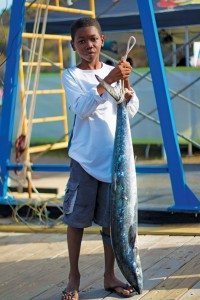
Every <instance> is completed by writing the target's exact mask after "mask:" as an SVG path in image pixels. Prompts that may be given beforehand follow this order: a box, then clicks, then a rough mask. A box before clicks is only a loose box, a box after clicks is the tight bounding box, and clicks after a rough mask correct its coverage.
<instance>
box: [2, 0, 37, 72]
mask: <svg viewBox="0 0 200 300" xmlns="http://www.w3.org/2000/svg"><path fill="white" fill-rule="evenodd" d="M35 1H37V0H34V1H33V2H32V3H31V5H32V4H33V3H34V2H35ZM31 5H30V6H31ZM30 6H28V7H27V9H26V11H27V10H28V9H29V8H30ZM19 9H21V10H22V9H24V4H23V3H22V4H21V7H20V8H19ZM20 33H21V29H20V30H19V31H18V32H17V33H16V35H15V36H14V37H13V39H12V41H11V47H10V49H9V50H10V52H9V53H8V55H7V57H6V58H5V59H4V60H3V62H2V63H1V64H0V68H1V67H2V66H3V65H4V64H5V63H6V61H7V60H8V59H9V58H10V56H11V54H12V51H14V50H15V49H14V48H13V47H12V45H13V43H14V41H15V40H16V38H17V37H18V36H19V34H20ZM19 43H20V42H19Z"/></svg>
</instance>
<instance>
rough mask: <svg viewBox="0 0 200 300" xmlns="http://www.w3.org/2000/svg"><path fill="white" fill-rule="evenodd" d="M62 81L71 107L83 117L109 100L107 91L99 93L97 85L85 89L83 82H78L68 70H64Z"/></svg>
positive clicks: (89, 114)
mask: <svg viewBox="0 0 200 300" xmlns="http://www.w3.org/2000/svg"><path fill="white" fill-rule="evenodd" d="M62 83H63V87H64V89H65V92H66V94H67V100H68V105H69V109H70V110H71V111H72V112H73V113H75V114H76V115H77V116H78V117H80V118H81V119H84V118H87V117H89V116H91V115H92V114H93V113H94V111H95V110H96V108H97V106H98V105H99V104H101V103H104V102H106V100H107V97H106V93H103V94H102V95H101V96H100V95H99V93H98V92H97V86H94V87H92V88H90V89H89V90H88V91H86V90H85V91H84V88H83V87H82V85H81V82H76V80H75V78H74V77H72V76H71V74H70V73H69V72H68V71H67V70H65V71H64V72H63V75H62ZM97 85H98V82H97Z"/></svg>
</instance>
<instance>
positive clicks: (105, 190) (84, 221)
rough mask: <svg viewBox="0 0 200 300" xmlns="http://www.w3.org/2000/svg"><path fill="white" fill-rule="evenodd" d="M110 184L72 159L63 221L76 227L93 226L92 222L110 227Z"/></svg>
mask: <svg viewBox="0 0 200 300" xmlns="http://www.w3.org/2000/svg"><path fill="white" fill-rule="evenodd" d="M110 186H111V185H110V183H107V182H101V181H99V180H97V179H96V178H94V177H92V176H91V175H89V174H88V173H87V172H86V171H85V170H84V169H83V168H82V167H81V165H80V164H79V163H78V162H77V161H75V160H73V159H72V160H71V165H70V178H69V180H68V183H67V186H66V190H65V196H64V201H63V222H64V223H65V224H67V225H69V226H71V227H75V228H85V227H89V226H92V222H95V223H96V224H98V225H99V226H102V227H110Z"/></svg>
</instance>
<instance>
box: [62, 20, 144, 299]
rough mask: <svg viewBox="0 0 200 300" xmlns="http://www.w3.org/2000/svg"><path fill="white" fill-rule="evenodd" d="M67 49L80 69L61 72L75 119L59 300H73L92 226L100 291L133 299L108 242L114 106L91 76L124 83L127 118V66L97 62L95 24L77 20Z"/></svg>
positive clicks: (133, 100)
mask: <svg viewBox="0 0 200 300" xmlns="http://www.w3.org/2000/svg"><path fill="white" fill-rule="evenodd" d="M71 37H72V42H71V44H72V47H73V50H74V51H76V52H77V53H78V54H79V57H80V63H79V64H78V65H77V66H76V67H72V68H69V69H66V70H65V71H64V73H63V85H64V88H65V90H66V94H67V99H68V103H69V109H70V110H71V111H72V112H73V113H75V123H74V128H73V135H72V140H71V145H70V149H69V157H70V158H71V166H70V168H71V169H70V178H69V181H68V184H67V188H66V194H65V198H64V203H63V214H64V217H63V221H64V223H66V224H67V225H68V228H67V242H68V249H69V263H70V272H69V281H68V285H67V287H66V290H65V291H63V296H62V299H63V300H66V299H67V300H78V299H79V297H78V290H79V284H80V273H79V267H78V260H79V255H80V246H81V241H82V236H83V230H84V228H85V227H89V226H91V225H92V222H95V223H96V224H98V225H99V226H101V227H102V231H101V234H102V239H103V245H104V255H105V272H104V288H105V289H107V290H111V291H114V292H116V293H117V294H119V295H120V296H122V297H130V296H132V295H133V292H134V291H133V289H132V288H131V287H130V286H128V285H127V284H124V283H123V282H121V281H120V280H118V279H117V278H116V277H115V274H114V254H113V250H112V246H111V242H110V209H109V193H110V183H111V169H112V154H113V148H114V136H115V127H116V112H117V104H116V102H115V100H114V99H113V98H112V97H111V96H110V95H109V94H108V93H107V92H106V91H105V90H104V88H103V87H102V86H101V84H99V83H98V81H97V79H96V77H95V75H98V76H99V77H100V78H103V79H104V80H105V81H106V82H107V83H108V84H112V86H117V85H118V81H119V80H121V79H123V80H124V87H125V90H126V94H125V99H126V100H127V109H128V111H129V113H130V115H132V116H134V115H135V114H136V112H137V110H138V106H139V104H138V98H137V96H136V95H135V93H134V92H133V90H132V89H131V88H130V85H129V80H128V78H129V75H130V73H131V69H132V68H131V66H130V64H129V63H128V62H127V61H125V60H123V59H121V60H120V62H119V63H118V65H117V66H116V67H113V66H110V65H106V64H104V63H102V62H101V61H100V58H99V55H100V51H101V47H102V46H103V43H104V36H103V35H102V32H101V27H100V25H99V23H98V21H97V20H95V19H92V18H81V19H79V20H77V21H76V22H75V23H74V24H73V25H72V27H71Z"/></svg>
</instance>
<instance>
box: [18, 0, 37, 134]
mask: <svg viewBox="0 0 200 300" xmlns="http://www.w3.org/2000/svg"><path fill="white" fill-rule="evenodd" d="M40 3H42V0H40V1H39V4H40ZM41 12H42V8H41V6H39V8H37V10H36V16H35V21H34V27H33V38H32V40H31V52H30V56H29V61H28V67H27V70H26V71H27V73H26V80H25V90H26V91H28V90H29V89H30V82H31V75H32V70H33V62H34V53H35V50H36V45H37V41H38V38H37V34H38V32H39V25H40V20H41ZM27 100H28V93H25V95H24V98H23V99H22V108H21V116H20V118H19V126H18V133H17V138H18V137H19V136H20V135H21V134H22V126H23V122H24V120H25V117H26V107H27Z"/></svg>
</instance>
